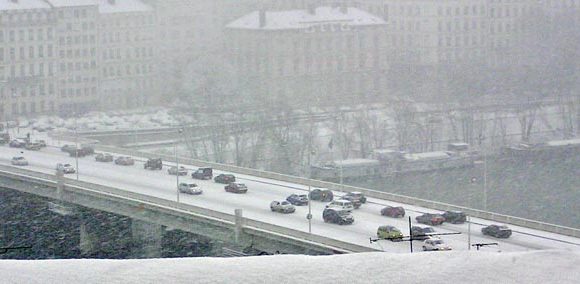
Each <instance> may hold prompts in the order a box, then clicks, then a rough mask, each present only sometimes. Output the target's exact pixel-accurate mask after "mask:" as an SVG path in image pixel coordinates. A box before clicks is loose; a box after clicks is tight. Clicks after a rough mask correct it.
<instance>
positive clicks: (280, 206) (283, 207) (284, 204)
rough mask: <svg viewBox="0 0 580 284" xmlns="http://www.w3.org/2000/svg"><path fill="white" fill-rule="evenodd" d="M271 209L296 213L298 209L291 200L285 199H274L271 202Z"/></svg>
mask: <svg viewBox="0 0 580 284" xmlns="http://www.w3.org/2000/svg"><path fill="white" fill-rule="evenodd" d="M270 210H272V211H274V212H280V213H294V211H296V208H295V207H294V205H292V204H291V203H290V202H288V201H286V200H284V201H272V202H271V203H270Z"/></svg>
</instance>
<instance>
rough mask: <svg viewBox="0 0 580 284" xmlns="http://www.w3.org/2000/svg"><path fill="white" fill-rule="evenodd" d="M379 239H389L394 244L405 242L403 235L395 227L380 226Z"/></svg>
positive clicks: (378, 230)
mask: <svg viewBox="0 0 580 284" xmlns="http://www.w3.org/2000/svg"><path fill="white" fill-rule="evenodd" d="M377 237H378V238H379V239H387V240H391V241H393V242H400V241H402V240H403V233H402V232H401V230H399V229H397V228H396V227H395V226H388V225H387V226H379V228H378V229H377Z"/></svg>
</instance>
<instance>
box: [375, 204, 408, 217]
mask: <svg viewBox="0 0 580 284" xmlns="http://www.w3.org/2000/svg"><path fill="white" fill-rule="evenodd" d="M381 215H383V216H388V217H393V218H402V217H405V208H403V207H401V206H385V208H383V209H381Z"/></svg>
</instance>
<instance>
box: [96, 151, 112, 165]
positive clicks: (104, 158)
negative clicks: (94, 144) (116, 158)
mask: <svg viewBox="0 0 580 284" xmlns="http://www.w3.org/2000/svg"><path fill="white" fill-rule="evenodd" d="M95 161H97V162H104V163H108V162H112V161H113V155H111V154H108V153H98V154H97V155H96V156H95Z"/></svg>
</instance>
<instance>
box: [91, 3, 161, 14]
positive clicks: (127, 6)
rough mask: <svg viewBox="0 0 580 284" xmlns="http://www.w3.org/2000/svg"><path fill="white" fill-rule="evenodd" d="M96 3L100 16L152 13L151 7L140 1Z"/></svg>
mask: <svg viewBox="0 0 580 284" xmlns="http://www.w3.org/2000/svg"><path fill="white" fill-rule="evenodd" d="M97 2H98V4H99V13H101V14H108V13H127V12H147V11H153V8H152V7H151V6H149V5H147V4H145V3H143V2H142V1H140V0H116V1H109V0H97ZM111 2H113V3H112V4H111Z"/></svg>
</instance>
